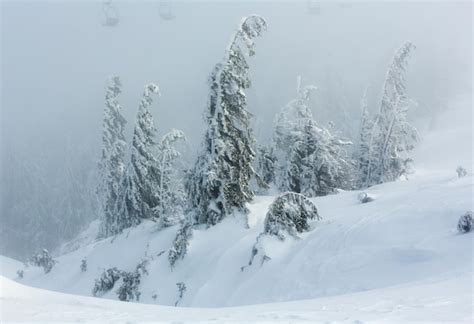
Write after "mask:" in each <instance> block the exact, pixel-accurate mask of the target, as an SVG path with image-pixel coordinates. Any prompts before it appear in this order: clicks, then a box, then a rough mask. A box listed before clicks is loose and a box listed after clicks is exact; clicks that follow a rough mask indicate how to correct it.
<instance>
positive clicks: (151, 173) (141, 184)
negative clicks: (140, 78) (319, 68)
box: [120, 83, 160, 229]
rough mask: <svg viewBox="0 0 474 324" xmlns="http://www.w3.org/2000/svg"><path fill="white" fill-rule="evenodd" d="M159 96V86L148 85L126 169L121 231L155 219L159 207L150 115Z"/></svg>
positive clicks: (152, 125)
mask: <svg viewBox="0 0 474 324" xmlns="http://www.w3.org/2000/svg"><path fill="white" fill-rule="evenodd" d="M156 94H158V95H159V89H158V86H157V85H155V84H152V83H151V84H148V85H146V86H145V91H144V93H143V97H142V100H141V102H140V105H139V107H138V113H137V119H136V124H135V130H134V133H133V140H132V149H131V160H130V165H129V167H128V168H127V177H126V180H125V185H124V199H123V201H122V205H121V208H120V215H121V219H122V224H121V227H122V229H123V228H126V227H130V226H132V225H134V224H137V223H139V222H140V221H141V219H145V218H153V217H154V212H153V210H154V208H156V207H157V206H159V204H160V201H159V191H158V188H159V183H160V173H159V170H158V167H157V166H158V163H157V156H156V142H155V133H156V129H155V126H154V122H153V117H152V115H151V112H150V106H151V105H152V103H153V97H152V96H153V95H156Z"/></svg>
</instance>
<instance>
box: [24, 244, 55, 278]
mask: <svg viewBox="0 0 474 324" xmlns="http://www.w3.org/2000/svg"><path fill="white" fill-rule="evenodd" d="M30 263H31V264H33V265H35V266H37V267H42V268H43V270H44V273H48V272H50V271H51V269H52V268H53V267H54V265H55V264H56V263H58V261H56V260H54V259H53V257H52V256H51V255H50V254H49V252H48V250H46V249H43V251H42V252H41V253H37V254H35V255H33V257H32V258H31V260H30Z"/></svg>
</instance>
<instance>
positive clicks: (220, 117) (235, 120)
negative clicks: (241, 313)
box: [186, 16, 266, 226]
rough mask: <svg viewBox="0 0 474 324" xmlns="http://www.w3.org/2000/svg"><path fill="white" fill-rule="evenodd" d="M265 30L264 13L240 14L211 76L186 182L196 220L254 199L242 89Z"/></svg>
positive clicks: (211, 218)
mask: <svg viewBox="0 0 474 324" xmlns="http://www.w3.org/2000/svg"><path fill="white" fill-rule="evenodd" d="M264 30H266V22H265V20H264V19H263V18H262V17H259V16H249V17H246V18H244V19H243V20H242V23H241V25H240V27H239V29H238V30H237V32H236V33H235V35H234V36H233V38H232V41H231V42H230V45H229V46H228V48H227V52H226V56H225V59H224V61H223V62H222V63H220V64H217V65H216V67H215V69H214V70H213V72H212V74H211V77H210V90H211V91H210V96H209V102H208V111H207V117H206V121H207V125H208V129H207V132H206V135H205V138H204V148H203V151H202V152H201V154H200V155H199V157H198V159H197V162H196V164H195V166H194V168H193V170H192V171H191V173H190V175H189V176H188V179H187V183H186V189H187V192H188V196H189V197H190V205H191V208H192V209H193V210H194V220H193V222H194V223H196V224H207V225H208V226H210V225H215V224H217V223H218V222H219V221H221V220H222V219H223V218H224V217H226V216H227V215H229V214H231V213H232V212H233V211H240V212H243V213H247V209H246V207H245V204H246V203H247V202H249V201H251V200H252V199H253V192H252V190H251V189H250V185H249V183H250V179H251V177H252V175H253V174H254V170H253V168H252V161H253V159H254V156H255V152H254V150H253V146H254V141H255V140H254V136H253V134H252V130H251V127H250V113H249V112H248V111H247V99H246V96H245V92H244V91H245V89H247V88H249V87H250V79H249V74H248V72H249V66H248V63H247V61H246V57H247V56H253V55H254V54H255V48H254V39H255V38H256V37H258V36H260V35H261V34H262V33H263V31H264Z"/></svg>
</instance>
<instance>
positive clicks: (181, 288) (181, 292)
mask: <svg viewBox="0 0 474 324" xmlns="http://www.w3.org/2000/svg"><path fill="white" fill-rule="evenodd" d="M176 286H177V287H178V299H177V300H176V302H175V303H174V305H175V306H178V304H179V302H180V301H181V299H183V296H184V293H185V292H186V284H185V283H184V282H178V283H176Z"/></svg>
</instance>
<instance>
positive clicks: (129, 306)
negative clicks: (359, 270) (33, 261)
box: [0, 276, 472, 323]
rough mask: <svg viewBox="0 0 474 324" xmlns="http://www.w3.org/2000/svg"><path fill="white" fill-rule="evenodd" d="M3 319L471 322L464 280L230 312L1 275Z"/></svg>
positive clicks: (455, 279) (416, 284)
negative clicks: (48, 286)
mask: <svg viewBox="0 0 474 324" xmlns="http://www.w3.org/2000/svg"><path fill="white" fill-rule="evenodd" d="M0 279H1V281H0V283H1V290H0V300H1V318H0V319H1V321H2V322H7V321H49V322H50V321H59V320H60V321H68V322H69V321H75V322H76V321H88V322H91V321H97V322H101V323H104V322H108V323H117V322H128V321H134V322H135V321H154V322H156V321H166V322H172V321H180V323H183V322H196V321H200V322H202V321H205V322H212V323H226V322H235V321H245V322H250V321H251V322H254V323H256V322H268V321H271V322H276V321H284V322H295V321H298V322H300V321H302V322H308V323H315V322H325V323H331V322H337V323H341V322H344V323H363V322H372V323H381V322H388V321H389V322H394V323H408V322H415V321H416V322H419V321H427V320H430V319H431V320H432V321H439V322H444V323H448V322H464V323H469V322H470V321H471V319H472V304H471V303H470V302H469V300H470V299H471V298H472V295H471V292H470V290H469V287H466V285H465V283H466V281H469V280H470V278H468V277H466V276H459V277H454V278H450V279H449V280H442V281H434V282H429V281H427V282H423V283H418V282H417V283H415V284H412V285H402V286H395V287H390V288H386V289H377V290H371V291H367V292H362V293H356V294H348V295H343V296H337V297H325V298H318V299H312V300H302V301H297V302H287V303H273V304H260V305H252V306H243V307H230V308H181V307H166V306H155V305H146V304H136V303H123V302H119V301H111V300H104V299H99V298H92V297H84V296H77V295H68V294H63V293H57V292H52V291H47V290H42V289H36V288H32V287H28V286H24V285H21V284H18V283H16V282H14V281H11V280H9V279H6V278H5V277H0Z"/></svg>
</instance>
